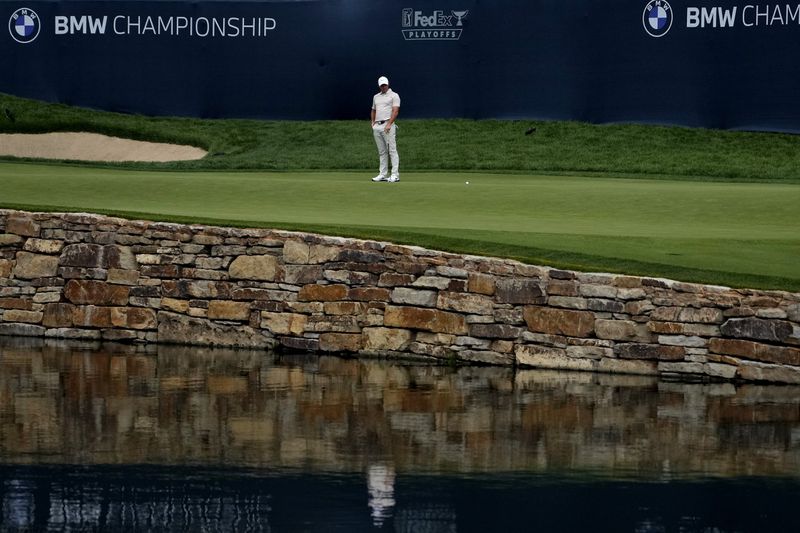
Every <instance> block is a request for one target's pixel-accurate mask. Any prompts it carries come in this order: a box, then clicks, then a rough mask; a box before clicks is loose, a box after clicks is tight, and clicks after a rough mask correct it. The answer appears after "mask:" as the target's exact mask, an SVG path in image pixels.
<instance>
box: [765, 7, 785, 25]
mask: <svg viewBox="0 0 800 533" xmlns="http://www.w3.org/2000/svg"><path fill="white" fill-rule="evenodd" d="M786 7H787V8H788V7H789V6H788V5H787V6H786ZM776 20H777V21H778V22H779V23H780V24H781V26H782V25H783V14H782V13H781V6H775V9H773V10H772V18H771V19H770V21H769V25H770V26H772V25H773V24H775V21H776Z"/></svg>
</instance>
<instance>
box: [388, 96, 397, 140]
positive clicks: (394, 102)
mask: <svg viewBox="0 0 800 533" xmlns="http://www.w3.org/2000/svg"><path fill="white" fill-rule="evenodd" d="M399 114H400V96H398V95H397V94H395V95H394V96H393V97H392V116H391V117H390V118H389V121H388V122H387V123H386V128H385V131H386V133H389V130H390V129H391V127H392V124H394V121H395V120H397V115H399Z"/></svg>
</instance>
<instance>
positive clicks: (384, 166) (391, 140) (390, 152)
mask: <svg viewBox="0 0 800 533" xmlns="http://www.w3.org/2000/svg"><path fill="white" fill-rule="evenodd" d="M385 128H386V124H378V123H377V122H376V123H375V125H374V126H372V136H373V137H375V144H376V145H377V146H378V156H379V157H380V161H381V163H380V169H379V170H378V172H379V173H380V174H379V175H380V176H383V177H386V176H388V175H389V159H391V160H392V176H394V177H395V178H399V177H400V155H399V154H398V153H397V140H396V135H397V125H396V124H392V127H391V128H389V133H386V129H385Z"/></svg>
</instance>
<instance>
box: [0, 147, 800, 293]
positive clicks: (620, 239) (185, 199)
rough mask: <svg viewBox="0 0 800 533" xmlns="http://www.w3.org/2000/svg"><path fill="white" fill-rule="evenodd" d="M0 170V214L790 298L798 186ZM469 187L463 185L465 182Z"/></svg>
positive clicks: (799, 279)
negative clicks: (237, 229) (504, 260)
mask: <svg viewBox="0 0 800 533" xmlns="http://www.w3.org/2000/svg"><path fill="white" fill-rule="evenodd" d="M371 176H372V173H370V172H366V171H365V172H188V171H187V172H163V171H129V170H120V169H111V168H82V167H76V166H63V165H40V164H30V163H8V162H6V163H0V183H1V184H2V189H1V191H2V192H0V206H6V207H17V208H25V209H33V210H38V209H63V210H71V211H74V210H84V211H93V212H101V213H111V214H121V215H124V216H130V217H144V218H151V219H159V220H173V221H184V222H204V223H220V224H232V225H239V226H262V227H280V228H288V229H306V230H312V231H319V232H323V233H333V234H340V235H351V236H358V237H366V238H380V239H386V240H391V241H395V242H406V243H413V244H418V245H422V246H426V247H430V248H435V249H444V250H453V251H458V252H466V253H476V254H485V255H499V256H506V257H513V258H517V259H520V260H524V261H527V262H531V263H536V264H548V265H554V266H560V267H565V268H575V269H580V270H589V271H613V272H625V273H629V274H641V275H650V276H663V277H670V278H674V279H681V280H686V281H700V282H707V283H716V284H724V285H732V286H746V287H753V288H778V289H789V290H800V268H798V258H800V217H798V215H797V206H798V205H800V185H795V184H771V185H763V184H753V183H721V182H695V181H670V180H656V181H654V180H642V179H638V180H633V179H609V178H601V177H591V178H590V177H569V176H552V175H550V176H547V175H539V176H537V175H524V174H491V173H481V172H473V173H469V174H464V173H455V172H435V173H423V172H418V173H416V172H415V173H412V172H406V173H404V174H403V179H402V181H401V182H400V183H398V184H387V183H372V182H370V181H369V178H370V177H371ZM466 180H469V182H470V184H469V185H467V184H465V181H466Z"/></svg>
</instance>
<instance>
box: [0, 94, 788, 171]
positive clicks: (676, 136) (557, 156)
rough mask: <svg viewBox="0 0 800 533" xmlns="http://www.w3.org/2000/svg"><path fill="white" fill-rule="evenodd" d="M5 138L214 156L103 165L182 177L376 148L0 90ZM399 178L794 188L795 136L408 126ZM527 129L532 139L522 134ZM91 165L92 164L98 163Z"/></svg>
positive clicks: (341, 161) (358, 132)
mask: <svg viewBox="0 0 800 533" xmlns="http://www.w3.org/2000/svg"><path fill="white" fill-rule="evenodd" d="M0 108H7V109H10V110H11V111H12V112H13V113H14V115H15V116H16V121H15V122H11V121H9V120H7V119H6V118H5V117H4V116H3V114H2V113H0V133H2V132H49V131H90V132H97V133H106V134H110V135H116V136H122V137H128V138H132V139H139V140H148V141H166V142H174V143H184V144H191V145H195V146H200V147H203V148H205V149H207V150H209V151H210V155H209V156H208V157H206V158H204V159H202V160H199V161H186V162H179V163H164V164H146V165H142V164H131V163H124V164H107V165H105V166H117V167H120V166H122V167H133V168H150V169H156V168H158V169H178V170H235V169H250V170H310V169H316V170H369V171H373V170H374V169H375V168H376V166H377V162H376V157H375V147H374V145H373V141H372V134H371V132H370V129H369V124H368V122H367V116H368V109H366V108H365V115H364V120H363V121H319V122H291V121H256V120H196V119H187V118H153V117H142V116H136V115H124V114H117V113H106V112H101V111H91V110H86V109H78V108H74V107H69V106H64V105H54V104H45V103H42V102H36V101H33V100H26V99H22V98H17V97H14V96H9V95H4V94H0ZM399 124H400V131H399V134H398V139H399V141H398V142H399V146H400V152H401V157H402V167H403V170H404V171H411V170H416V171H434V170H436V171H439V170H440V171H445V172H451V171H478V172H521V173H531V172H537V173H549V174H553V173H567V174H571V175H574V174H576V173H580V174H582V175H586V176H595V175H599V176H605V175H608V174H614V175H617V176H623V177H628V178H659V179H661V178H663V179H671V180H674V179H683V180H697V181H709V180H717V181H752V182H760V183H767V182H782V183H800V136H795V135H786V134H777V133H748V132H731V131H719V130H707V129H699V128H679V127H658V126H644V125H630V124H627V125H626V124H612V125H592V124H584V123H579V122H541V121H500V120H482V121H474V120H407V119H405V118H404V117H403V115H402V114H401V120H400V123H399ZM530 126H535V127H536V128H537V130H536V132H535V133H533V134H532V135H525V133H524V132H525V131H526V130H527V129H528V128H529V127H530ZM95 166H98V165H95Z"/></svg>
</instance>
